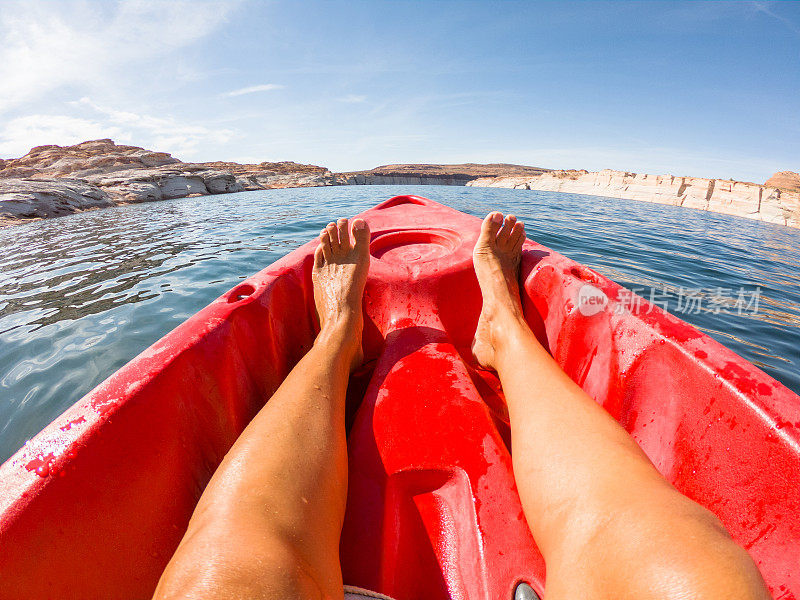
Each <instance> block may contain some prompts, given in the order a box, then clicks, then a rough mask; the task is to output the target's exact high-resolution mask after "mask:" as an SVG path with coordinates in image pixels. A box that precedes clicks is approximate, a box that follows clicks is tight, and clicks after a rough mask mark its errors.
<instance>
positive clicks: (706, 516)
mask: <svg viewBox="0 0 800 600" xmlns="http://www.w3.org/2000/svg"><path fill="white" fill-rule="evenodd" d="M524 238H525V232H524V227H523V225H522V223H519V222H517V221H516V219H515V218H514V217H513V216H511V215H509V216H507V217H503V215H501V214H500V213H491V214H490V215H488V216H487V217H486V219H484V221H483V224H482V225H481V232H480V237H479V239H478V242H477V244H476V246H475V250H474V253H473V262H474V265H475V272H476V274H477V276H478V282H479V283H480V287H481V292H482V294H483V308H482V311H481V317H480V320H479V324H478V327H477V331H476V335H475V339H474V341H473V345H472V350H473V354H474V355H475V359H476V360H477V361H478V362H479V363H480V364H481V365H482V366H483V367H484V368H487V369H493V370H496V371H497V373H498V375H499V377H500V381H501V383H502V385H503V390H504V392H505V396H506V399H507V402H508V409H509V415H510V418H511V432H512V433H511V436H512V447H513V448H514V455H513V463H514V473H515V477H516V481H517V487H518V489H519V493H520V497H521V499H522V504H523V507H524V510H525V515H526V517H527V519H528V523H529V524H530V526H531V531H532V533H533V535H534V538H535V539H536V542H537V544H538V546H539V548H540V550H541V551H542V553H543V555H544V558H545V562H546V565H547V590H546V598H547V600H573V599H581V598H592V599H593V600H594V599H608V600H625V599H627V598H631V599H634V598H635V599H636V600H643V599H644V600H647V599H651V598H652V599H655V598H659V599H673V598H674V599H682V600H683V599H685V600H689V599H691V600H704V599H714V600H717V599H718V600H736V599H756V598H757V599H767V598H769V594H768V592H767V590H766V587H765V585H764V582H763V580H762V578H761V575H760V574H759V572H758V569H757V568H756V566H755V564H754V563H753V561H752V559H751V558H750V556H749V555H748V554H747V553H746V552H745V551H744V550H742V549H741V548H740V547H739V546H737V545H736V544H735V543H734V542H733V540H732V539H731V538H730V536H729V535H728V533H727V532H726V531H725V529H724V527H723V526H722V524H721V523H720V522H719V521H718V519H717V518H716V517H715V516H714V515H712V514H711V513H710V512H708V511H707V510H705V509H704V508H702V507H701V506H699V505H698V504H696V503H694V502H692V501H691V500H689V499H688V498H686V497H685V496H683V495H681V494H680V493H679V492H678V491H677V490H675V488H673V487H672V486H671V485H670V484H669V483H668V482H667V481H666V480H665V479H664V478H662V477H661V475H660V474H659V473H658V472H657V471H656V469H655V468H654V467H653V465H652V464H651V463H650V461H649V460H648V459H647V457H646V456H645V454H644V453H643V452H642V451H641V449H640V448H639V447H638V446H637V445H636V443H635V442H634V441H633V439H632V438H631V437H630V436H629V435H628V434H627V432H625V430H624V429H623V428H622V427H621V426H620V425H619V424H618V423H617V422H616V421H615V420H614V419H612V418H611V417H610V416H609V415H608V413H606V412H605V411H604V410H603V409H602V408H601V407H600V406H599V405H597V404H596V403H595V402H594V401H593V400H592V399H591V398H590V397H589V396H588V395H587V394H586V393H585V392H583V390H581V388H580V387H578V386H577V385H576V384H575V383H574V382H573V381H572V380H571V379H570V378H569V377H567V375H566V374H565V373H564V372H563V371H562V370H561V369H560V367H559V366H558V365H557V364H556V362H555V361H554V360H553V359H552V357H551V356H550V355H549V354H548V353H547V351H546V350H545V349H544V348H543V347H542V346H541V345H540V344H539V342H538V341H537V340H536V337H535V336H534V335H533V334H532V333H531V330H530V329H529V328H528V326H527V324H526V323H525V320H524V318H523V315H522V307H521V304H520V296H519V287H518V286H519V284H518V277H519V273H518V271H519V263H520V254H521V249H522V244H523V242H524ZM368 268H369V229H368V227H367V224H366V223H365V222H364V221H363V220H361V219H357V220H355V221H354V222H353V224H352V227H351V225H350V224H349V223H348V221H347V220H346V219H340V220H339V221H337V222H336V223H331V224H329V225H328V226H327V227H326V228H325V229H324V230H323V231H322V233H321V234H320V245H319V247H318V248H317V250H316V252H315V254H314V266H313V271H312V280H313V283H314V299H315V304H316V308H317V312H318V314H319V317H320V323H321V330H320V333H319V335H318V337H317V339H316V341H315V343H314V346H313V347H312V349H311V350H310V351H309V353H308V354H307V355H306V356H305V357H304V358H303V359H302V360H301V361H300V362H299V363H298V364H297V366H296V367H295V368H294V370H293V371H292V372H291V373H290V374H289V376H288V377H287V378H286V380H285V381H284V382H283V384H282V385H281V386H280V388H279V389H278V391H277V392H275V394H274V395H273V397H272V398H271V399H270V401H269V402H268V403H267V404H266V406H265V407H264V408H263V409H262V410H261V411H260V412H259V414H258V415H257V416H256V417H255V418H254V419H253V421H252V422H251V423H250V424H249V425H248V427H247V428H246V429H245V431H244V432H243V433H242V435H241V436H240V437H239V439H238V440H237V441H236V443H235V444H234V445H233V447H232V448H231V450H230V451H229V452H228V454H227V456H226V457H225V459H224V460H223V462H222V464H221V465H220V467H219V469H218V470H217V472H216V473H215V474H214V476H213V478H212V479H211V482H210V483H209V485H208V487H207V488H206V490H205V492H204V493H203V495H202V497H201V498H200V501H199V503H198V505H197V508H196V509H195V512H194V514H193V515H192V519H191V521H190V523H189V527H188V530H187V532H186V535H185V536H184V538H183V540H182V542H181V544H180V546H179V547H178V549H177V551H176V553H175V555H174V556H173V558H172V560H171V561H170V563H169V565H168V566H167V569H166V570H165V571H164V574H163V576H162V577H161V581H160V582H159V585H158V588H157V589H156V592H155V598H158V599H166V598H192V599H195V598H196V599H200V598H203V599H215V598H219V599H222V598H225V599H239V598H241V599H248V600H251V599H262V598H264V599H267V598H268V599H275V600H278V599H281V600H284V599H287V598H336V599H341V598H343V591H342V575H341V569H340V566H339V535H340V533H341V528H342V523H343V520H344V510H345V503H346V497H347V445H346V434H345V427H344V401H345V392H346V388H347V381H348V377H349V374H350V372H351V370H352V368H354V367H355V366H356V365H358V364H359V363H360V361H361V358H362V354H361V332H362V329H363V317H362V309H361V302H362V295H363V291H364V285H365V282H366V277H367V271H368ZM520 365H525V366H526V368H524V369H520V368H519V366H520ZM298 499H299V501H298ZM398 600H403V599H398Z"/></svg>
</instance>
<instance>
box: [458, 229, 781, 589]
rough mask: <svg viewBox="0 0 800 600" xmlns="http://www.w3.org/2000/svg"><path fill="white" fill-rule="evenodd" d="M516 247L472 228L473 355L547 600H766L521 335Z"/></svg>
mask: <svg viewBox="0 0 800 600" xmlns="http://www.w3.org/2000/svg"><path fill="white" fill-rule="evenodd" d="M523 240H524V232H523V228H522V225H521V223H516V219H515V218H514V217H513V216H508V217H506V218H505V220H503V218H502V215H500V214H499V213H492V214H490V215H489V216H488V217H487V218H486V219H485V220H484V222H483V225H482V230H481V237H480V239H479V241H478V243H477V244H476V247H475V252H474V263H475V271H476V273H477V275H478V281H479V282H480V285H481V291H482V293H483V298H484V305H483V311H482V313H481V319H480V322H479V325H478V330H477V333H476V338H475V341H474V343H473V353H474V354H475V357H476V359H477V360H478V361H479V362H480V363H481V364H482V365H483V366H484V367H487V368H492V369H495V370H497V372H498V374H499V376H500V381H501V383H502V385H503V389H504V391H505V395H506V399H507V402H508V409H509V415H510V418H511V437H512V447H513V463H514V474H515V477H516V481H517V486H518V488H519V494H520V498H521V499H522V504H523V508H524V510H525V515H526V517H527V519H528V523H529V525H530V528H531V532H532V533H533V536H534V538H535V539H536V542H537V544H538V545H539V548H540V549H541V551H542V554H543V555H544V559H545V563H546V565H547V598H548V600H560V599H572V598H591V599H593V600H595V599H600V598H608V599H609V600H623V599H626V598H632V599H633V598H636V599H637V600H643V599H648V598H676V599H678V598H680V599H691V600H702V599H712V598H713V599H719V600H732V599H738V598H742V599H744V598H759V599H761V598H764V599H766V598H769V594H768V592H767V590H766V587H765V585H764V582H763V580H762V578H761V575H760V573H759V572H758V569H757V568H756V566H755V564H754V563H753V561H752V559H751V558H750V556H749V555H748V554H747V553H746V552H745V551H744V550H743V549H741V548H740V547H739V546H737V545H736V544H735V543H734V542H733V540H732V539H731V538H730V536H729V535H728V533H727V531H726V530H725V529H724V528H723V526H722V524H721V523H720V522H719V520H718V519H717V518H716V517H715V516H714V515H713V514H711V513H710V512H709V511H707V510H706V509H704V508H702V507H701V506H699V505H698V504H696V503H694V502H692V501H691V500H689V499H688V498H686V497H685V496H683V495H682V494H680V493H679V492H678V491H677V490H676V489H675V488H674V487H672V486H671V485H670V484H669V483H668V482H667V481H666V480H665V479H664V478H662V477H661V475H660V474H659V473H658V472H657V471H656V469H655V467H653V465H652V463H650V461H649V460H648V459H647V457H646V456H645V454H644V453H643V452H642V451H641V449H640V448H639V447H638V445H637V444H636V443H635V442H634V441H633V439H632V438H631V437H630V436H629V435H628V433H627V432H626V431H625V430H624V429H623V428H622V427H621V426H620V425H619V424H618V423H617V422H616V421H615V420H614V419H612V418H611V417H610V416H609V415H608V413H606V411H605V410H603V409H602V407H600V406H599V405H598V404H596V403H595V402H594V401H593V400H592V399H591V398H590V397H589V396H588V395H587V394H586V393H585V392H583V390H581V388H580V387H578V386H577V385H576V384H575V383H574V382H573V381H572V380H571V379H569V377H567V375H566V374H565V373H564V372H563V371H562V370H561V369H560V368H559V366H558V365H557V364H556V362H555V361H554V360H553V359H552V357H551V356H550V355H549V354H548V353H547V351H545V350H544V348H542V346H541V345H540V344H539V343H538V341H537V340H536V337H535V336H534V335H533V334H532V333H531V330H530V329H529V328H528V326H527V324H526V323H525V321H524V319H523V317H522V308H521V306H520V299H519V291H518V283H517V278H518V267H519V261H520V251H521V247H522V242H523Z"/></svg>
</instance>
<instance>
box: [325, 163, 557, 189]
mask: <svg viewBox="0 0 800 600" xmlns="http://www.w3.org/2000/svg"><path fill="white" fill-rule="evenodd" d="M545 172H547V169H542V168H539V167H528V166H525V165H511V164H505V163H492V164H486V165H480V164H476V163H462V164H457V165H436V164H419V165H417V164H415V165H383V166H380V167H375V168H374V169H369V170H368V171H352V172H350V173H337V174H336V176H335V177H336V183H337V184H338V185H467V183H468V182H470V181H472V180H473V179H476V178H478V177H501V176H516V175H518V176H526V177H535V176H536V175H541V174H542V173H545Z"/></svg>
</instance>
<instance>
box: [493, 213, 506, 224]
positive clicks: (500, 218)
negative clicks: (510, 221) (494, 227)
mask: <svg viewBox="0 0 800 600" xmlns="http://www.w3.org/2000/svg"><path fill="white" fill-rule="evenodd" d="M492 221H493V222H495V223H502V222H503V215H501V214H500V213H494V214H493V215H492Z"/></svg>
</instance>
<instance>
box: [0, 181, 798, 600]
mask: <svg viewBox="0 0 800 600" xmlns="http://www.w3.org/2000/svg"><path fill="white" fill-rule="evenodd" d="M361 216H363V217H364V218H365V219H367V221H368V222H369V224H370V227H371V229H372V232H373V234H372V240H371V243H370V251H371V253H372V257H373V260H372V263H371V265H370V275H369V279H368V281H367V287H366V291H365V297H364V311H365V315H366V326H365V332H364V351H365V359H366V360H365V365H364V367H363V368H362V369H360V370H359V371H358V372H357V373H355V374H354V375H353V377H352V378H351V382H350V387H349V389H348V406H349V410H348V431H349V435H348V445H349V457H350V458H349V460H350V473H349V492H348V508H347V515H346V517H345V526H344V530H343V533H342V541H341V560H342V570H343V574H344V581H345V583H347V584H352V585H357V586H360V587H365V588H369V589H373V590H376V591H378V592H381V593H384V594H387V595H390V596H393V597H396V598H401V599H404V600H405V599H411V598H486V599H488V598H504V597H505V598H511V597H512V595H513V590H514V587H515V586H516V584H517V583H518V582H520V581H527V582H529V583H531V585H532V586H533V587H534V589H536V590H537V591H538V592H540V593H541V592H542V590H543V587H544V563H543V561H542V558H541V555H540V554H539V552H538V550H537V549H536V545H535V543H534V541H533V539H532V537H531V534H530V532H529V529H528V526H527V523H526V521H525V517H524V515H523V513H522V508H521V505H520V501H519V498H518V495H517V492H516V487H515V484H514V479H513V472H512V468H511V447H510V434H509V428H508V417H507V413H506V409H505V402H504V399H503V393H502V389H501V388H500V385H499V382H498V380H497V378H496V377H495V376H494V374H492V373H489V372H486V371H483V370H480V369H476V368H475V367H476V365H475V364H474V361H473V360H472V358H471V355H470V352H469V346H470V342H471V339H472V336H473V334H474V331H475V326H476V323H477V319H478V315H479V312H480V306H481V298H480V290H479V288H478V284H477V280H476V279H475V274H474V271H473V269H472V262H471V251H472V246H473V245H474V242H475V239H476V238H477V234H478V226H479V220H478V219H476V218H474V217H471V216H468V215H465V214H463V213H460V212H458V211H455V210H453V209H450V208H447V207H445V206H442V205H440V204H437V203H435V202H432V201H430V200H427V199H425V198H420V197H416V196H399V197H396V198H393V199H390V200H388V201H386V202H384V203H382V204H380V205H378V206H377V207H375V208H373V209H371V210H369V211H367V212H365V213H363V215H361ZM315 246H316V242H310V243H309V244H306V245H304V246H302V247H301V248H298V249H297V250H295V251H294V252H292V253H291V254H289V255H287V256H286V257H284V258H283V259H281V260H280V261H278V262H276V263H275V264H273V265H271V266H269V267H267V268H266V269H264V270H263V271H261V272H260V273H258V274H256V275H254V276H252V277H250V278H248V279H247V280H246V281H244V282H243V283H241V284H239V285H238V286H236V287H235V288H234V289H233V290H231V291H230V292H228V293H227V294H225V295H224V296H223V297H221V298H219V299H218V300H216V301H214V302H213V303H212V304H211V305H209V306H208V307H207V308H205V309H203V310H202V311H201V312H199V313H198V314H197V315H195V316H193V317H192V318H190V319H189V320H188V321H187V322H185V323H183V324H182V325H180V326H179V327H178V328H177V329H175V330H174V331H173V332H171V333H169V334H168V335H167V336H165V337H164V338H162V339H161V340H160V341H158V342H156V344H154V345H153V346H152V347H151V348H149V349H148V350H146V351H145V352H143V353H142V354H141V355H140V356H138V357H137V358H136V359H134V360H133V361H131V362H130V363H129V364H128V365H126V366H125V367H123V368H122V369H121V370H120V371H118V372H117V373H115V374H114V375H112V376H111V377H110V378H109V379H108V380H106V381H105V382H104V383H103V384H101V385H100V386H98V387H97V388H96V389H95V390H93V391H92V392H91V393H90V394H88V395H87V396H86V397H85V398H84V399H82V400H81V401H79V402H78V403H76V404H75V405H74V406H73V407H72V408H70V409H69V410H67V411H66V412H65V413H64V414H63V415H62V416H60V417H59V418H58V419H56V420H55V421H54V422H53V423H52V424H51V425H49V426H48V427H47V428H46V429H45V430H44V431H42V432H41V433H40V434H39V435H37V436H36V437H35V438H34V439H33V440H31V442H30V443H29V444H27V445H26V446H25V447H24V448H23V449H21V450H20V451H19V452H18V453H17V454H15V455H14V456H13V457H12V458H11V459H9V461H7V462H6V463H5V464H4V465H2V467H0V547H2V548H3V551H2V552H0V578H2V581H3V585H2V588H0V598H19V597H25V598H31V599H33V598H50V597H53V596H57V597H60V598H78V597H80V598H83V597H114V598H142V597H146V596H149V595H150V594H152V591H153V589H154V587H155V583H156V581H157V580H158V577H159V575H160V573H161V571H162V570H163V568H164V566H165V565H166V562H167V561H168V560H169V558H170V556H171V554H172V552H173V550H174V548H175V547H176V546H177V543H178V542H179V540H180V538H181V537H182V535H183V532H184V531H185V528H186V524H187V522H188V519H189V517H190V515H191V512H192V510H193V508H194V505H195V504H196V502H197V499H198V498H199V496H200V494H201V493H202V490H203V488H204V487H205V485H206V483H207V482H208V480H209V479H210V477H211V475H212V474H213V472H214V469H215V468H216V466H217V465H218V464H219V462H220V461H221V459H222V457H223V456H224V454H225V452H226V451H227V450H228V448H230V446H231V445H232V444H233V442H234V441H235V439H236V437H237V436H238V435H239V433H240V432H241V431H242V429H243V428H244V427H245V426H246V425H247V423H248V422H249V420H250V419H251V418H252V417H253V416H254V415H255V413H256V412H257V411H258V410H259V409H260V407H261V406H262V405H263V404H264V402H265V401H266V400H267V399H268V398H269V397H270V395H271V394H272V393H273V392H274V391H275V389H277V387H278V386H279V385H280V383H281V381H282V380H283V378H284V377H285V376H286V374H287V373H288V372H289V371H290V370H291V368H292V367H293V365H294V364H295V363H296V362H297V361H298V360H299V358H300V357H302V356H303V354H304V353H305V352H306V351H307V350H308V349H309V348H310V346H311V344H312V342H313V339H314V336H315V333H316V331H317V327H318V326H317V323H316V317H315V315H314V310H313V293H312V287H311V281H310V271H311V259H312V252H313V249H314V247H315ZM521 281H522V283H523V286H522V300H523V308H524V311H525V316H526V319H527V320H528V323H529V324H530V326H531V328H532V329H533V331H534V332H535V333H536V334H537V337H538V338H539V339H540V341H541V342H542V343H543V344H545V346H546V347H547V348H548V349H549V351H550V352H551V354H552V355H553V356H554V358H555V359H556V360H557V361H558V363H559V364H560V365H561V366H562V368H564V370H565V371H566V372H567V374H569V375H570V376H571V377H572V378H573V379H574V380H575V381H576V382H577V383H578V384H579V385H581V386H582V387H583V389H584V390H586V391H587V392H588V393H589V394H590V395H591V396H592V397H593V398H594V399H595V400H596V401H597V402H598V403H600V404H602V405H603V406H604V407H605V408H606V410H608V412H609V413H610V414H611V415H612V416H614V417H615V418H616V419H618V420H619V421H620V423H622V425H623V426H624V427H625V428H626V429H627V430H628V431H629V432H630V433H631V434H632V435H633V436H634V438H635V439H636V440H637V442H638V443H639V444H640V445H641V447H642V448H643V449H644V451H645V452H646V453H647V455H648V456H649V457H650V459H651V460H652V461H653V463H654V464H655V465H656V467H657V468H658V469H659V471H660V472H661V473H662V474H664V475H665V477H667V479H668V480H669V481H671V482H672V483H673V484H674V485H675V486H676V487H677V488H678V489H679V490H681V491H682V492H683V493H685V494H686V495H688V496H689V497H690V498H692V499H694V500H696V501H698V502H699V503H701V504H703V505H704V506H706V507H708V508H709V509H711V510H712V511H713V512H714V513H716V514H717V515H718V516H719V517H720V518H721V519H722V521H723V522H724V523H725V525H726V526H727V527H728V529H729V530H730V531H731V533H732V534H733V536H734V537H735V538H736V539H737V541H739V542H740V543H741V544H742V545H743V546H744V547H745V548H747V549H748V551H750V553H751V554H752V555H753V557H754V558H755V559H756V562H757V563H758V565H759V568H760V569H761V570H762V572H763V574H764V576H765V578H766V580H767V582H768V584H769V585H770V588H771V591H772V593H773V594H774V595H775V596H780V597H782V598H794V597H800V571H799V570H798V569H797V556H799V555H800V492H799V491H798V490H800V434H799V433H798V432H799V431H800V429H798V428H800V398H798V396H796V395H795V394H793V393H792V392H791V391H789V390H788V389H787V388H785V387H784V386H782V385H781V384H780V383H778V382H777V381H775V380H774V379H772V378H770V377H768V376H767V375H766V374H764V373H763V372H761V371H759V370H758V369H757V368H755V367H754V366H753V365H751V364H749V363H748V362H747V361H745V360H744V359H742V358H741V357H739V356H737V355H735V354H734V353H732V352H730V351H729V350H727V349H725V348H724V347H723V346H721V345H720V344H718V343H716V342H715V341H713V340H711V339H710V338H709V337H708V336H706V335H704V334H702V333H701V332H699V331H698V330H696V329H695V328H693V327H691V326H690V325H688V324H686V323H684V322H682V321H680V320H678V319H677V318H675V317H673V316H671V315H669V314H667V313H665V312H663V311H662V310H661V309H659V308H657V307H652V306H651V305H649V304H648V303H647V302H646V301H644V300H642V301H641V303H639V304H637V305H635V306H634V307H633V308H632V309H623V310H617V308H618V307H619V305H620V304H621V302H622V298H623V295H624V294H625V290H624V289H623V288H621V287H620V286H618V285H616V284H615V283H613V282H611V281H609V280H607V279H605V278H604V277H602V276H601V275H599V274H597V273H595V272H594V271H592V270H590V269H588V268H586V267H583V266H581V265H579V264H577V263H575V262H573V261H571V260H569V259H566V258H564V257H563V256H560V255H558V254H557V253H555V252H552V251H550V250H548V249H547V248H544V247H542V246H540V245H538V244H535V243H533V242H532V241H530V240H528V241H526V243H525V246H524V249H523V261H522V273H521ZM587 284H589V285H591V286H592V287H593V288H595V289H597V290H600V291H602V293H603V294H604V295H605V296H606V297H607V298H608V305H607V306H606V307H605V310H602V311H600V312H598V313H596V314H592V315H589V316H587V315H585V314H583V312H582V311H580V310H577V307H576V298H577V297H578V292H579V290H580V289H581V288H582V287H583V286H585V285H587ZM584 312H585V311H584ZM520 368H525V365H520ZM767 465H768V468H765V466H767ZM99 574H101V575H99Z"/></svg>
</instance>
